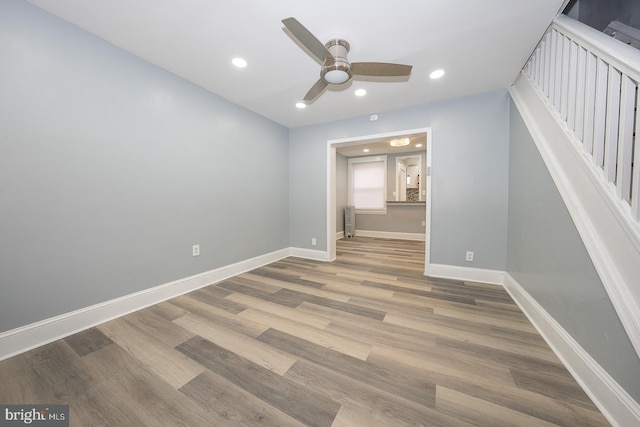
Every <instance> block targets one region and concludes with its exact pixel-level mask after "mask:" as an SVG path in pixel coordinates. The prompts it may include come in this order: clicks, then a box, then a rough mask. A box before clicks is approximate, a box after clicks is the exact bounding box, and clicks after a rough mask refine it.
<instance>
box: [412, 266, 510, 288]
mask: <svg viewBox="0 0 640 427" xmlns="http://www.w3.org/2000/svg"><path fill="white" fill-rule="evenodd" d="M504 274H505V273H504V271H498V270H486V269H482V268H470V267H460V266H457V265H445V264H429V265H426V266H425V271H424V275H425V276H431V277H442V278H445V279H455V280H466V281H469V282H483V283H491V284H494V285H502V282H503V280H504Z"/></svg>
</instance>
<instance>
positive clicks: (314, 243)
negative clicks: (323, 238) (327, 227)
mask: <svg viewBox="0 0 640 427" xmlns="http://www.w3.org/2000/svg"><path fill="white" fill-rule="evenodd" d="M316 243H318V242H317V241H316V238H315V237H312V238H311V246H315V245H316Z"/></svg>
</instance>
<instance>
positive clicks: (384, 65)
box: [351, 62, 413, 77]
mask: <svg viewBox="0 0 640 427" xmlns="http://www.w3.org/2000/svg"><path fill="white" fill-rule="evenodd" d="M412 68H413V67H412V66H411V65H403V64H391V63H389V62H354V63H352V64H351V71H352V72H353V75H354V76H380V77H402V76H408V75H409V74H411V69H412Z"/></svg>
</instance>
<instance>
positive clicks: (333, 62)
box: [282, 18, 412, 102]
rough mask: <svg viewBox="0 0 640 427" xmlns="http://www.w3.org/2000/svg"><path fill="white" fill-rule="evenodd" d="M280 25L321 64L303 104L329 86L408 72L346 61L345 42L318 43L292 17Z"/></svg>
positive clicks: (404, 67)
mask: <svg viewBox="0 0 640 427" xmlns="http://www.w3.org/2000/svg"><path fill="white" fill-rule="evenodd" d="M282 23H283V24H284V26H285V27H286V28H287V29H288V30H289V32H290V33H291V35H292V36H293V37H295V38H296V39H297V40H298V41H299V42H300V44H302V45H303V46H304V47H306V48H307V50H308V51H309V52H310V53H311V55H312V56H313V57H314V58H315V59H317V60H318V62H321V63H322V68H321V69H320V79H319V80H318V81H317V82H316V83H315V84H314V85H313V86H312V87H311V89H310V90H309V92H307V94H306V95H305V96H304V101H305V102H312V101H314V100H315V99H316V98H317V97H318V96H320V94H321V93H322V91H323V90H324V89H325V88H326V87H327V86H329V85H341V84H344V83H347V82H348V81H349V80H351V79H352V78H358V77H359V76H363V77H404V76H408V75H409V74H410V73H411V68H412V66H411V65H403V64H392V63H389V62H354V63H350V62H349V60H348V59H347V53H348V52H349V43H348V42H347V41H346V40H343V39H332V40H329V41H328V42H327V43H325V44H322V42H320V40H318V39H317V38H316V37H315V36H314V35H313V34H311V32H310V31H309V30H307V29H306V28H305V27H304V26H303V25H302V24H301V23H300V22H298V20H297V19H295V18H287V19H283V20H282Z"/></svg>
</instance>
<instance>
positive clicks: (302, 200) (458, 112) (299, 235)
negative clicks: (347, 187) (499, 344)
mask: <svg viewBox="0 0 640 427" xmlns="http://www.w3.org/2000/svg"><path fill="white" fill-rule="evenodd" d="M416 78H418V77H416ZM508 110H509V102H508V95H507V93H506V91H505V90H500V91H496V92H491V93H485V94H480V95H475V96H469V97H465V98H459V99H453V100H448V101H442V102H436V103H432V104H426V105H421V106H417V107H413V108H408V109H403V110H397V111H393V112H387V113H380V115H379V116H380V119H379V120H378V121H376V122H371V121H369V117H368V116H363V117H356V118H352V119H347V120H341V121H337V122H333V123H328V124H322V125H316V126H307V127H302V128H296V129H291V130H290V133H289V140H290V151H289V155H290V158H291V159H296V160H295V161H292V162H290V170H289V185H290V187H289V188H290V193H289V199H290V201H291V204H290V213H289V217H290V229H289V230H290V245H291V246H294V247H301V248H309V249H311V248H312V247H311V238H312V237H316V238H317V239H318V246H317V247H313V249H326V247H327V242H326V234H327V233H326V218H325V217H326V211H327V208H326V183H327V164H326V162H327V160H326V159H327V140H330V139H338V138H351V137H357V136H363V135H372V134H380V133H387V132H396V131H400V130H407V129H417V128H424V127H431V128H432V132H433V152H432V161H433V164H432V175H433V179H432V191H433V195H432V202H433V206H432V227H431V230H432V240H431V251H432V252H431V253H432V255H431V262H432V263H437V264H449V265H460V266H472V267H476V268H487V269H497V270H504V269H505V268H506V245H507V193H508V189H507V181H508V133H509V130H508V129H509V125H508ZM372 113H373V111H372ZM467 250H472V251H474V252H475V261H474V263H473V264H470V263H466V262H465V261H464V256H465V251H467Z"/></svg>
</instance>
